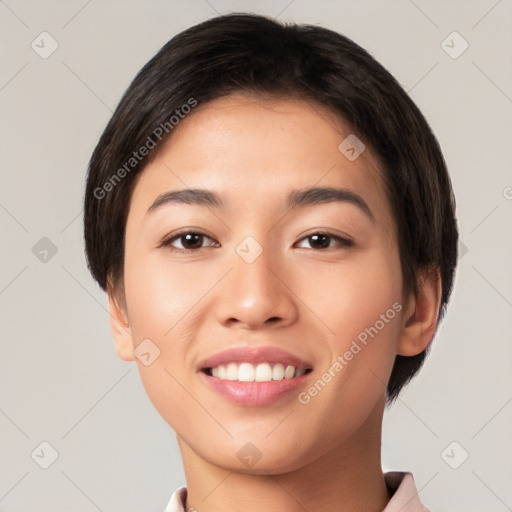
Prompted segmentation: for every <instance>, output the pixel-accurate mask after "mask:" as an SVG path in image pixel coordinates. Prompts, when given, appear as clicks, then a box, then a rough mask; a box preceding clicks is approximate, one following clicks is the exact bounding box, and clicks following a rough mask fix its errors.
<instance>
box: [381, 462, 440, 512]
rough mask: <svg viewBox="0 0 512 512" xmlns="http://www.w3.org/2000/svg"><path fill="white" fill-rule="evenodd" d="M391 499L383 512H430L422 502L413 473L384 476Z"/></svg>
mask: <svg viewBox="0 0 512 512" xmlns="http://www.w3.org/2000/svg"><path fill="white" fill-rule="evenodd" d="M384 479H385V481H386V485H387V487H388V490H389V493H390V494H391V499H390V500H389V503H388V504H387V506H386V508H385V509H384V510H383V512H398V511H400V512H430V510H429V509H428V508H426V507H425V506H424V505H423V504H422V503H421V502H420V498H419V496H418V490H417V489H416V484H415V482H414V477H413V476H412V473H410V472H408V471H390V472H388V473H385V474H384Z"/></svg>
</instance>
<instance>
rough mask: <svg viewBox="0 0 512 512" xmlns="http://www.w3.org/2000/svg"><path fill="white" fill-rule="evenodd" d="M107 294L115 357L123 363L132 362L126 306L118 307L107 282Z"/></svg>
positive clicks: (114, 294) (131, 339)
mask: <svg viewBox="0 0 512 512" xmlns="http://www.w3.org/2000/svg"><path fill="white" fill-rule="evenodd" d="M107 294H108V309H109V315H110V328H111V330H112V336H113V338H114V344H115V347H116V352H117V355H118V356H119V357H120V358H121V359H122V360H123V361H134V359H135V357H134V355H133V338H132V331H131V329H130V324H129V322H128V315H127V311H126V306H121V305H120V303H119V301H118V299H117V297H116V293H115V290H114V288H113V286H112V285H111V283H110V281H108V280H107ZM123 302H124V301H123Z"/></svg>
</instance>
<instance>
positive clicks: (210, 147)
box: [130, 94, 390, 220]
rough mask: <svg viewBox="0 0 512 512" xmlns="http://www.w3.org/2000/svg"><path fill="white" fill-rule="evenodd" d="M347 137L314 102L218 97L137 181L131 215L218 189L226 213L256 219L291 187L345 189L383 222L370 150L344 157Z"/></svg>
mask: <svg viewBox="0 0 512 512" xmlns="http://www.w3.org/2000/svg"><path fill="white" fill-rule="evenodd" d="M347 137H348V139H347ZM353 137H354V135H353V134H351V132H350V128H349V127H348V126H347V125H346V124H345V123H344V122H343V120H342V119H341V118H340V117H339V116H338V115H336V114H335V113H333V112H332V111H331V110H329V109H328V108H326V107H324V106H321V105H318V104H316V103H312V102H306V101H304V100H298V99H287V98H262V97H255V96H247V95H241V94H235V95H231V96H228V97H224V98H220V99H217V100H214V101H211V102H208V103H206V104H204V105H199V106H198V107H196V108H195V109H194V111H193V112H192V113H191V114H189V115H188V116H186V117H185V118H184V119H182V120H181V121H180V123H179V124H178V126H176V127H175V128H174V129H173V132H172V134H171V137H170V138H169V139H168V140H167V141H166V143H165V145H164V146H163V147H162V148H161V149H160V150H159V153H158V155H157V156H156V158H154V159H153V160H152V161H151V162H150V163H149V164H148V165H147V166H146V168H145V169H144V171H143V172H142V174H141V176H139V179H138V181H137V184H136V187H135V190H134V193H133V195H132V204H131V207H130V210H132V209H133V210H134V211H135V213H137V214H138V215H143V214H145V212H146V211H147V209H148V208H149V207H150V205H151V204H152V202H153V201H154V200H155V198H156V197H157V196H158V195H160V194H162V193H163V192H166V191H169V190H183V189H187V188H201V189H208V190H214V191H215V192H217V193H218V194H219V195H220V196H221V197H222V202H223V205H224V206H225V207H226V208H227V209H229V208H230V207H233V208H234V207H235V206H236V207H239V206H240V205H243V206H244V207H245V208H246V209H253V210H254V212H253V213H256V212H259V213H260V214H261V211H262V209H265V208H266V209H269V211H270V209H272V208H273V206H274V205H277V204H280V205H281V206H282V205H283V203H284V201H285V200H286V199H287V197H288V194H289V192H290V190H297V189H306V188H311V187H343V188H347V189H349V190H351V191H353V192H354V193H356V194H359V195H361V196H363V197H364V199H365V201H366V202H368V203H371V204H372V205H373V206H372V210H373V209H376V210H377V213H378V214H379V215H380V217H381V219H382V216H388V217H389V215H390V212H389V207H388V205H387V201H386V199H385V194H383V185H382V178H381V172H380V170H379V165H378V161H377V159H376V158H375V157H374V155H373V154H372V152H371V151H370V149H369V147H368V145H366V148H365V149H364V151H363V152H362V153H361V155H360V156H359V157H357V158H355V159H353V158H352V159H350V158H348V156H350V157H352V156H353V154H351V153H346V148H347V147H350V143H351V142H352V141H353ZM344 141H348V142H345V143H344ZM340 144H341V149H340ZM356 149H359V150H360V149H361V148H360V147H359V148H356ZM285 196H286V197H285ZM388 220H389V219H388Z"/></svg>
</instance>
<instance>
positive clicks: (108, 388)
mask: <svg viewBox="0 0 512 512" xmlns="http://www.w3.org/2000/svg"><path fill="white" fill-rule="evenodd" d="M234 10H237V11H253V12H259V13H264V14H268V15H271V16H276V17H278V18H279V19H281V20H289V21H296V22H307V23H313V24H320V25H323V26H326V27H329V28H332V29H335V30H338V31H340V32H342V33H343V34H345V35H347V36H349V37H351V38H353V39H354V40H355V41H356V42H358V43H359V44H360V45H362V46H363V47H365V48H366V49H367V50H368V51H370V52H371V53H372V54H373V55H374V56H375V57H376V58H377V59H378V60H379V61H380V62H381V63H382V64H384V65H385V66H386V67H387V68H388V69H389V70H390V71H391V72H392V73H393V74H394V75H395V76H396V77H397V79H398V80H399V81H400V83H402V84H403V86H404V88H405V89H406V90H407V91H408V92H409V93H410V95H411V96H412V98H413V100H414V101H415V102H416V103H417V104H418V106H419V107H420V109H422V111H423V112H424V114H425V116H426V117H427V119H428V120H429V122H430V124H431V126H432V127H433V129H434V131H435V133H436V135H437V137H438V138H439V141H440V143H441V146H442V149H443V151H444V154H445V157H446V160H447V163H448V166H449V169H450V173H451V176H452V180H453V185H454V189H455V194H456V197H457V207H458V219H459V226H460V232H461V238H462V242H463V245H462V246H461V248H462V252H461V258H460V261H459V269H458V274H457V279H456V284H455V286H456V287H455V292H454V295H453V298H452V302H451V304H450V307H449V309H448V316H447V318H446V320H445V321H444V323H443V324H442V327H441V329H440V331H439V334H438V336H437V338H436V340H435V342H434V346H433V350H432V352H431V355H430V358H429V360H428V361H427V363H426V365H425V367H424V368H423V370H422V372H421V373H420V375H419V376H418V377H417V379H416V380H415V381H414V382H413V383H412V384H411V385H410V386H409V388H407V390H406V391H405V392H404V393H403V394H402V395H401V397H400V398H399V400H398V402H397V403H396V405H395V406H393V408H392V409H390V410H389V411H388V413H387V415H386V417H385V421H384V435H383V464H384V469H386V470H391V469H393V470H410V471H412V472H413V474H414V476H415V480H416V483H417V486H418V489H419V490H420V496H421V499H422V500H423V501H424V503H425V504H427V505H428V506H429V507H431V508H432V509H433V510H434V511H439V512H442V511H448V510H449V511H462V510H463V511H466V512H469V511H482V510H485V511H486V512H487V511H496V512H500V511H505V510H512V485H511V482H512V468H511V466H512V464H511V456H510V455H511V451H512V450H511V447H512V437H511V436H510V431H511V424H512V404H511V401H512V386H511V380H512V379H511V371H510V370H511V364H510V362H511V352H512V348H511V347H512V345H511V343H510V341H511V339H512V338H511V331H512V326H511V318H512V315H511V313H512V309H511V308H512V286H511V284H512V271H511V265H510V262H511V261H512V258H511V256H512V254H511V253H512V239H511V236H510V231H511V230H510V227H511V224H510V220H511V212H512V173H511V168H512V167H511V160H512V151H511V140H512V138H511V137H512V122H511V121H512V80H511V79H512V59H511V55H512V1H511V0H501V1H496V0H479V1H472V2H468V1H462V0H460V1H449V2H445V1H440V0H439V1H431V2H427V1H425V0H415V1H412V0H397V1H394V2H390V1H385V2H382V1H377V0H374V1H369V0H366V1H359V2H355V1H354V2H348V1H338V2H334V1H320V2H319V1H317V2H314V3H313V2H310V1H305V0H292V1H291V2H290V0H280V1H260V2H256V1H246V2H243V1H238V2H235V1H229V0H209V1H205V0H191V1H167V2H164V1H157V0H153V1H146V2H142V1H138V2H135V1H133V0H132V1H124V2H122V1H120V0H116V1H109V2H106V1H100V0H92V1H89V2H87V1H85V0H73V1H68V2H65V3H64V2H56V1H54V2H52V1H48V0H45V1H40V2H36V1H31V2H29V1H25V2H16V1H14V0H3V1H2V0H0V40H1V47H0V58H1V68H0V108H1V134H0V143H1V152H0V158H1V182H0V226H1V233H2V251H1V253H0V254H1V263H0V308H1V315H0V322H1V357H0V367H1V371H0V439H1V442H0V450H1V452H0V456H1V461H2V462H1V465H0V510H1V511H10V512H14V511H27V510H31V511H47V510H48V511H50V510H51V511H55V512H57V511H64V510H74V511H84V512H85V511H87V512H89V511H92V512H94V511H97V510H100V511H105V512H107V511H121V510H123V511H126V512H129V511H140V510H148V511H149V510H153V511H163V509H164V508H165V505H166V504H167V501H168V500H169V498H170V495H171V494H172V492H173V491H174V489H175V488H176V487H178V486H179V485H184V484H185V480H184V476H183V472H182V468H181V462H180V457H179V452H178V449H177V445H176V441H175V437H174V433H173V431H172V430H171V429H170V427H169V426H168V425H167V424H166V423H165V422H164V421H163V420H162V419H161V417H160V416H159V415H158V413H157V412H156V411H155V410H154V409H153V406H152V405H151V403H150V401H149V399H148V398H147V397H146V395H145V392H144V389H143V387H142V383H141V381H140V378H139V375H138V372H137V368H136V364H135V362H130V363H127V362H123V361H121V360H120V359H118V358H117V355H116V353H115V351H114V344H113V341H112V339H111V335H110V330H109V322H108V315H107V313H106V305H107V301H106V296H105V294H104V293H103V292H101V290H100V289H99V287H98V286H97V285H96V284H95V282H94V281H93V280H92V278H91V277H90V275H89V274H88V271H87V268H86V264H85V258H84V254H83V242H82V224H81V222H82V218H81V213H82V212H81V207H82V198H83V192H84V178H85V172H86V166H87V162H88V159H89V157H90V154H91V152H92V150H93V148H94V145H95V143H96V142H97V140H98V138H99V136H100V134H101V132H102V130H103V128H104V126H105V124H106V122H107V121H108V119H109V117H110V115H111V112H112V111H113V109H114V108H115V106H116V104H117V102H118V101H119V99H120V97H121V95H122V93H123V92H124V90H125V89H126V87H127V86H128V84H129V82H130V81H131V80H132V78H133V77H134V75H135V74H136V72H137V71H138V70H139V69H140V67H141V66H142V65H143V64H144V63H145V62H146V61H147V60H148V59H149V58H150V57H151V56H153V55H154V53H155V52H156V51H157V50H158V49H160V47H161V46H162V45H163V44H164V43H165V42H167V41H168V40H169V39H170V38H171V36H173V35H174V34H176V33H177V32H179V31H181V30H183V29H185V28H186V27H189V26H190V25H193V24H195V23H197V22H199V21H202V20H204V19H207V18H209V17H211V16H214V15H216V13H220V14H223V13H227V12H229V11H234ZM43 31H47V32H48V33H49V34H50V35H51V38H53V39H54V40H55V41H56V42H57V43H58V48H57V50H56V51H55V52H54V53H53V54H51V55H50V56H48V57H47V58H42V56H41V53H44V51H49V49H51V44H52V40H51V39H49V36H40V34H41V32H43ZM453 31H457V32H458V33H459V34H460V35H461V36H462V38H464V40H465V41H467V43H468V44H469V47H468V49H467V50H466V51H465V52H463V53H462V54H461V55H457V58H453V55H454V54H457V53H459V52H460V50H461V49H463V44H464V43H463V41H462V40H461V39H458V38H457V37H458V36H451V37H449V38H448V39H447V40H446V38H447V36H449V35H450V34H451V33H452V32H453ZM454 37H455V38H454ZM445 40H446V42H445V43H444V45H442V42H443V41H445ZM33 41H34V45H35V46H36V48H37V49H38V52H39V53H38V52H36V51H35V50H34V49H33V48H32V47H31V44H32V42H33ZM53 44H55V43H53ZM37 45H38V46H37ZM445 50H448V51H449V52H451V53H452V56H450V55H449V54H448V53H447V51H445ZM44 237H47V238H48V239H49V240H50V241H51V244H53V245H54V246H55V248H56V249H57V252H56V253H55V254H53V253H52V246H51V244H50V243H49V242H48V240H43V241H40V240H41V239H42V238H44ZM34 246H35V249H34ZM45 250H47V251H48V252H46V253H45V252H44V251H45ZM54 250H55V249H54ZM44 441H46V442H47V443H49V444H50V445H51V446H52V447H53V448H54V449H55V450H56V452H57V453H58V458H57V459H56V460H55V462H53V464H51V465H50V466H49V467H48V468H47V469H43V468H42V467H40V465H41V464H43V465H44V464H45V463H49V462H51V449H50V448H48V447H47V446H46V445H43V446H40V444H41V443H42V442H44ZM454 441H455V442H456V443H458V444H455V445H453V444H451V443H452V442H454ZM41 450H42V451H41ZM466 452H467V453H468V454H469V457H468V458H467V460H465V461H463V460H464V457H465V453H466ZM32 454H33V455H32ZM462 461H463V462H462ZM451 466H455V467H456V466H458V467H457V468H456V469H454V468H453V467H451Z"/></svg>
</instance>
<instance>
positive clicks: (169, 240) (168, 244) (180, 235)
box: [160, 229, 354, 252]
mask: <svg viewBox="0 0 512 512" xmlns="http://www.w3.org/2000/svg"><path fill="white" fill-rule="evenodd" d="M186 235H198V236H203V237H206V238H208V239H210V240H212V238H211V237H209V236H208V235H207V234H206V233H203V232H201V231H198V230H192V229H189V230H184V231H180V232H178V233H175V234H174V235H173V236H172V237H170V238H167V239H166V240H164V241H163V242H162V243H161V245H160V247H168V248H170V249H171V250H172V251H177V252H197V251H199V250H201V249H206V248H207V247H212V246H211V245H210V246H207V247H199V248H197V249H180V248H176V247H172V245H171V244H172V243H173V242H174V241H175V240H178V239H180V238H183V237H185V236H186ZM315 235H321V236H326V237H328V238H330V239H332V240H335V241H337V242H338V245H339V246H341V247H342V248H349V247H352V246H353V245H354V242H353V241H352V240H349V239H347V238H343V237H341V236H339V235H335V234H334V233H330V232H328V231H316V232H314V233H311V234H309V235H307V236H305V237H302V238H301V239H300V240H299V242H300V241H302V240H306V239H308V238H310V237H313V236H315ZM334 248H335V247H324V248H320V249H314V248H312V250H317V251H326V250H329V249H334Z"/></svg>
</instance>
